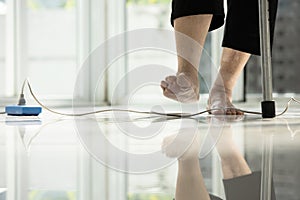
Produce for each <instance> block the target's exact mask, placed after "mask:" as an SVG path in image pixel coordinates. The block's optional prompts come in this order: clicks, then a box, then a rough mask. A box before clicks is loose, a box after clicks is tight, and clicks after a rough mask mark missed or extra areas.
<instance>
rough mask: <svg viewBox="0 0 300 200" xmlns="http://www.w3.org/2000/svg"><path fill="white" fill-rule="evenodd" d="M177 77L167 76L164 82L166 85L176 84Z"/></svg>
mask: <svg viewBox="0 0 300 200" xmlns="http://www.w3.org/2000/svg"><path fill="white" fill-rule="evenodd" d="M176 79H177V77H176V76H167V77H166V81H167V82H168V83H172V82H176Z"/></svg>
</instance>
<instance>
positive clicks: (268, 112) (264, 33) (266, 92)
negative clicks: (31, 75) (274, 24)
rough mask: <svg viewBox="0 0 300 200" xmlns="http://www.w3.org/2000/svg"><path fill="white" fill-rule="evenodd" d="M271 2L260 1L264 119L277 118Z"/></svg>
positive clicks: (266, 0)
mask: <svg viewBox="0 0 300 200" xmlns="http://www.w3.org/2000/svg"><path fill="white" fill-rule="evenodd" d="M269 17H270V15H269V1H268V0H259V26H260V53H261V68H262V89H263V101H262V102H261V108H262V117H263V118H273V117H275V115H276V114H275V101H273V86H272V63H271V42H270V24H269V23H270V21H269Z"/></svg>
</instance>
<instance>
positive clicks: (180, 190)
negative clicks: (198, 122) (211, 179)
mask: <svg viewBox="0 0 300 200" xmlns="http://www.w3.org/2000/svg"><path fill="white" fill-rule="evenodd" d="M203 136H204V135H203V134H200V133H198V132H195V130H194V129H186V130H185V129H182V130H181V132H180V133H179V134H178V135H171V136H168V137H166V138H164V140H163V143H162V150H163V152H164V153H165V154H166V155H167V156H168V157H176V158H178V177H177V185H176V195H175V199H176V200H187V199H188V200H209V199H210V197H209V194H208V192H207V190H206V186H205V184H204V179H203V176H202V173H201V169H200V164H199V158H198V155H199V152H200V148H201V141H202V137H203Z"/></svg>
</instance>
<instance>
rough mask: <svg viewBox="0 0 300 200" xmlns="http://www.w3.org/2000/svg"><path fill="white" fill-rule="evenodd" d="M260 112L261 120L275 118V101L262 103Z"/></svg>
mask: <svg viewBox="0 0 300 200" xmlns="http://www.w3.org/2000/svg"><path fill="white" fill-rule="evenodd" d="M261 110H262V117H263V118H274V117H276V111H275V101H262V102H261Z"/></svg>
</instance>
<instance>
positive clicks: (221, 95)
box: [207, 85, 244, 115]
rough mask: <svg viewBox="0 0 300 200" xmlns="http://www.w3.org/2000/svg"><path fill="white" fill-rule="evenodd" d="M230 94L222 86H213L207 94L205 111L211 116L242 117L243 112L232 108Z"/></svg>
mask: <svg viewBox="0 0 300 200" xmlns="http://www.w3.org/2000/svg"><path fill="white" fill-rule="evenodd" d="M231 99H232V92H231V91H229V90H226V89H224V88H223V87H222V86H216V85H215V86H213V88H212V89H211V91H210V93H209V99H208V102H207V109H208V110H210V109H216V110H212V111H210V112H209V113H210V114H213V115H244V112H242V111H241V110H239V109H237V108H235V107H234V105H233V104H232V100H231Z"/></svg>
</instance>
